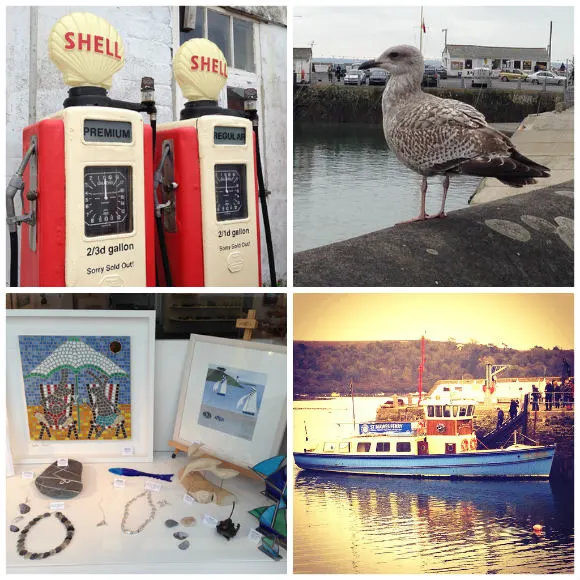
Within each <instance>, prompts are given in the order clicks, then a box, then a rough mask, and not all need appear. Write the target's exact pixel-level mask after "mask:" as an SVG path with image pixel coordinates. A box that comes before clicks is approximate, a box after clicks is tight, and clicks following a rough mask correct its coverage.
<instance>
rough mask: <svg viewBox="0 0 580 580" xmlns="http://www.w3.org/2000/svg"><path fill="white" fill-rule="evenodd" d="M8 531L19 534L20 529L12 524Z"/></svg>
mask: <svg viewBox="0 0 580 580" xmlns="http://www.w3.org/2000/svg"><path fill="white" fill-rule="evenodd" d="M10 531H11V532H19V531H20V528H19V527H18V526H15V525H14V524H12V525H11V526H10Z"/></svg>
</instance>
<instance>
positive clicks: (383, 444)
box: [377, 441, 391, 453]
mask: <svg viewBox="0 0 580 580" xmlns="http://www.w3.org/2000/svg"><path fill="white" fill-rule="evenodd" d="M390 450H391V444H390V443H388V442H387V441H379V442H378V443H377V453H379V452H383V453H384V452H385V451H390Z"/></svg>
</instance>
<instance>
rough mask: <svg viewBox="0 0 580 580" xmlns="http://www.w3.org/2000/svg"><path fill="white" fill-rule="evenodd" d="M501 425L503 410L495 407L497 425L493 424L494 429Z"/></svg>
mask: <svg viewBox="0 0 580 580" xmlns="http://www.w3.org/2000/svg"><path fill="white" fill-rule="evenodd" d="M502 425H503V411H502V410H501V409H500V408H499V407H498V408H497V425H496V426H495V429H496V431H497V430H498V429H499V428H500V427H501V426H502Z"/></svg>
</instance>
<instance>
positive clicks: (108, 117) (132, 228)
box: [20, 13, 155, 287]
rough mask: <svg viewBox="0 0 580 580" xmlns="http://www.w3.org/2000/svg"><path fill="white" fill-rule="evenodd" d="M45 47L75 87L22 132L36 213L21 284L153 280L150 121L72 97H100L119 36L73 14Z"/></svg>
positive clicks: (25, 231) (115, 61) (26, 239)
mask: <svg viewBox="0 0 580 580" xmlns="http://www.w3.org/2000/svg"><path fill="white" fill-rule="evenodd" d="M49 55H50V57H51V59H52V60H53V61H54V62H55V64H56V65H57V66H58V67H59V69H60V70H61V71H62V72H63V74H64V79H65V82H66V83H67V84H69V85H71V86H73V87H74V89H71V91H69V99H67V101H68V102H70V106H67V101H65V108H64V109H63V110H62V111H60V112H58V113H56V114H54V115H53V116H51V117H50V118H47V119H43V120H41V121H39V122H38V123H36V124H34V125H31V126H29V127H26V128H25V129H24V132H23V149H24V152H27V151H28V150H29V149H30V147H31V145H33V146H34V154H33V155H32V156H31V157H30V162H29V164H28V167H27V169H26V172H25V173H24V176H23V177H24V182H25V186H26V187H25V190H26V191H28V194H27V195H26V196H23V211H24V213H26V214H30V215H32V216H33V219H31V220H27V221H23V223H22V232H21V240H20V256H21V263H20V285H21V286H55V287H56V286H146V285H147V286H153V285H155V246H154V239H155V230H154V203H153V196H152V192H153V165H152V163H153V162H152V157H153V151H152V148H153V146H152V130H151V127H149V126H147V125H145V124H144V122H143V119H142V118H141V115H140V114H139V113H138V112H135V111H134V110H125V109H121V108H116V107H114V106H91V105H90V104H89V105H87V106H83V105H82V104H81V105H80V106H76V105H75V106H72V101H73V99H72V98H71V97H70V95H71V92H72V91H75V90H76V91H77V93H78V94H79V95H81V96H80V97H79V98H80V99H82V98H85V100H88V102H90V96H89V95H91V94H92V93H91V91H93V90H95V91H101V93H102V94H103V95H106V90H105V89H106V88H110V85H111V77H112V74H113V73H114V72H116V71H117V70H118V69H119V68H120V67H121V66H122V65H123V45H122V41H121V39H120V37H119V36H118V34H117V33H116V31H115V30H114V28H112V27H111V26H110V25H109V24H108V23H107V22H106V21H104V20H103V19H101V18H99V17H97V16H94V15H92V14H87V13H74V14H69V15H67V16H65V17H64V18H62V19H61V20H60V21H58V22H57V23H56V24H55V26H54V27H53V29H52V31H51V34H50V38H49ZM77 93H75V94H77ZM105 102H107V101H105Z"/></svg>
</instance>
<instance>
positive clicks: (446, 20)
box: [293, 5, 574, 63]
mask: <svg viewBox="0 0 580 580" xmlns="http://www.w3.org/2000/svg"><path fill="white" fill-rule="evenodd" d="M423 19H424V21H425V27H426V28H427V33H426V34H424V35H423V55H424V56H425V58H427V59H440V58H441V52H442V50H443V47H444V46H445V33H444V32H442V31H441V30H442V29H443V28H447V43H448V44H479V45H483V46H513V47H528V48H545V47H547V46H548V41H549V36H550V21H552V23H553V28H552V62H553V63H556V62H560V61H565V60H566V58H571V57H572V56H573V53H574V50H573V47H574V42H573V31H574V9H573V8H572V7H559V6H553V7H542V6H509V7H503V6H471V7H469V6H428V5H425V6H424V7H423ZM420 22H421V8H420V7H419V6H415V7H409V8H407V7H404V8H403V7H397V6H390V7H378V6H377V7H361V8H350V7H340V6H339V7H336V6H324V7H323V6H320V7H306V6H296V7H295V8H294V18H293V24H294V47H307V46H310V44H311V43H312V42H314V45H313V55H314V57H346V58H349V57H353V58H357V59H358V58H360V59H363V58H374V57H377V56H378V55H379V54H380V53H381V52H383V51H384V50H385V49H386V48H389V47H390V46H394V45H396V44H412V45H415V46H417V47H419V27H420Z"/></svg>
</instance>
